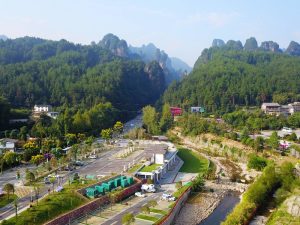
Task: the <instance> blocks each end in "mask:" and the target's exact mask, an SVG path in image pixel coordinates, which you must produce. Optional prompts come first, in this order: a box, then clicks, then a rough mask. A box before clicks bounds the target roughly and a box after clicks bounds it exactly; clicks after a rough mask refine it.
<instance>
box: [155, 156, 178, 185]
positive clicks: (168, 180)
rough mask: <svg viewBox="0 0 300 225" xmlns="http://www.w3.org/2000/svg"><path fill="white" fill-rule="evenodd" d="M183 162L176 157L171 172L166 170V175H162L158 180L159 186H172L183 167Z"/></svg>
mask: <svg viewBox="0 0 300 225" xmlns="http://www.w3.org/2000/svg"><path fill="white" fill-rule="evenodd" d="M183 163H184V162H183V161H182V160H181V159H180V158H179V157H178V156H176V160H175V165H174V166H172V167H171V170H168V172H167V173H166V174H164V175H163V177H162V179H160V181H159V182H160V184H172V183H174V180H175V178H176V176H177V174H178V172H179V170H180V168H181V167H182V165H183Z"/></svg>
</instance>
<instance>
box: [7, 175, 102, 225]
mask: <svg viewBox="0 0 300 225" xmlns="http://www.w3.org/2000/svg"><path fill="white" fill-rule="evenodd" d="M95 182H97V181H90V180H89V181H85V184H82V183H80V182H76V183H72V184H70V185H65V187H64V189H63V190H62V191H61V192H55V193H51V194H49V195H48V196H46V197H45V198H44V199H42V200H40V201H38V202H35V203H34V204H32V207H30V208H29V209H27V210H25V211H23V212H22V213H20V214H18V217H17V218H16V217H13V218H11V219H9V220H7V221H3V222H2V223H1V224H2V225H8V224H14V225H24V224H35V225H39V224H43V223H45V222H46V221H48V220H50V219H52V218H55V217H56V216H58V215H61V214H63V213H66V212H68V211H70V210H73V209H75V208H77V207H78V206H80V205H83V204H84V203H86V202H88V199H86V198H84V197H83V196H82V195H81V194H79V193H78V192H77V191H76V190H78V189H80V188H84V187H86V186H89V185H91V184H93V183H95Z"/></svg>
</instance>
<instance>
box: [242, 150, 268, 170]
mask: <svg viewBox="0 0 300 225" xmlns="http://www.w3.org/2000/svg"><path fill="white" fill-rule="evenodd" d="M267 164H268V161H267V159H265V158H263V157H259V156H257V155H254V154H251V155H250V158H249V161H248V165H247V166H248V168H249V169H255V170H258V171H261V170H263V168H265V167H266V166H267Z"/></svg>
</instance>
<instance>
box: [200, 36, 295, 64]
mask: <svg viewBox="0 0 300 225" xmlns="http://www.w3.org/2000/svg"><path fill="white" fill-rule="evenodd" d="M216 49H220V50H224V51H227V50H232V51H250V52H251V51H263V52H273V53H280V54H287V55H291V56H300V44H299V43H298V42H295V41H291V42H290V44H289V46H288V47H287V48H286V49H281V48H280V46H279V44H278V43H277V42H274V41H263V42H261V44H260V46H258V43H257V40H256V38H255V37H250V38H248V39H246V41H245V44H244V45H243V44H242V42H241V41H239V40H237V41H235V40H228V41H227V42H226V43H225V41H223V40H222V39H214V40H213V42H212V45H211V47H210V48H205V49H204V50H203V51H202V53H201V55H200V56H199V58H198V59H197V61H196V62H195V65H194V68H196V67H198V66H199V65H200V64H202V63H207V62H208V61H210V60H212V58H213V52H214V50H216Z"/></svg>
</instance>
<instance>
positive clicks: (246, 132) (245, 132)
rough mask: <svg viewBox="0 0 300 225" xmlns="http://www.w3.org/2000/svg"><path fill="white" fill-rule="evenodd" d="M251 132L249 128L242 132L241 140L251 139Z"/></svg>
mask: <svg viewBox="0 0 300 225" xmlns="http://www.w3.org/2000/svg"><path fill="white" fill-rule="evenodd" d="M249 135H250V132H249V128H248V127H244V128H243V130H242V132H241V140H242V141H243V140H247V139H248V138H249Z"/></svg>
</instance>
